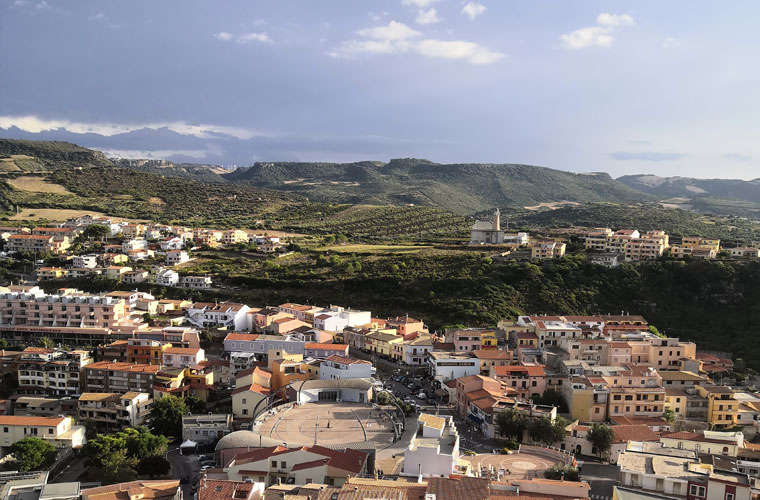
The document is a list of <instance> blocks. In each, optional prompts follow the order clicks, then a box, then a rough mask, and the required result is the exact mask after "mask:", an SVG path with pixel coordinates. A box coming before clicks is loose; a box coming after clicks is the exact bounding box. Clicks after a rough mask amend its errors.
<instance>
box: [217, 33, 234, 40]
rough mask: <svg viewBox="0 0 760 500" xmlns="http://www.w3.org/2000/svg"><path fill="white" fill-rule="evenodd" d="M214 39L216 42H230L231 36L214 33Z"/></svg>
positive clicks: (229, 34)
mask: <svg viewBox="0 0 760 500" xmlns="http://www.w3.org/2000/svg"><path fill="white" fill-rule="evenodd" d="M214 38H216V39H217V40H222V41H225V42H226V41H227V40H232V38H233V36H232V34H231V33H227V32H225V31H221V32H219V33H215V34H214Z"/></svg>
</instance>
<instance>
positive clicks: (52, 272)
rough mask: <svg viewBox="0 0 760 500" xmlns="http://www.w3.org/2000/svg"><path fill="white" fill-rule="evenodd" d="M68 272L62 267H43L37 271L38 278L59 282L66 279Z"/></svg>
mask: <svg viewBox="0 0 760 500" xmlns="http://www.w3.org/2000/svg"><path fill="white" fill-rule="evenodd" d="M65 274H66V270H65V269H64V268H62V267H41V268H40V269H39V270H38V271H37V278H38V279H41V280H57V279H61V278H63V277H64V275H65Z"/></svg>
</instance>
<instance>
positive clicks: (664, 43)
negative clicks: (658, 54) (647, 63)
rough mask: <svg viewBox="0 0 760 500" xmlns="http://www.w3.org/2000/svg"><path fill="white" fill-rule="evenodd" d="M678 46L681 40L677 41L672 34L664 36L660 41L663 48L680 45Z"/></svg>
mask: <svg viewBox="0 0 760 500" xmlns="http://www.w3.org/2000/svg"><path fill="white" fill-rule="evenodd" d="M680 46H681V42H679V41H678V40H676V39H675V38H673V37H672V36H669V37H666V38H665V40H663V41H662V48H663V49H673V48H675V47H680Z"/></svg>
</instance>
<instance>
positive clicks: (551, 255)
mask: <svg viewBox="0 0 760 500" xmlns="http://www.w3.org/2000/svg"><path fill="white" fill-rule="evenodd" d="M566 248H567V244H566V243H563V242H561V241H553V240H552V241H549V240H546V241H537V242H536V243H534V244H533V246H532V247H530V258H531V259H538V260H544V259H559V258H561V257H564V256H565V250H566Z"/></svg>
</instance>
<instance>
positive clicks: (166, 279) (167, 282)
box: [156, 269, 179, 286]
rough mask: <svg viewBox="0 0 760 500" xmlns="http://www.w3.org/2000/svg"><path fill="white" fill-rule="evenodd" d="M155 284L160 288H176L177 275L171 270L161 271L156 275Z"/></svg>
mask: <svg viewBox="0 0 760 500" xmlns="http://www.w3.org/2000/svg"><path fill="white" fill-rule="evenodd" d="M156 284H157V285H161V286H176V285H177V284H179V274H178V273H177V271H175V270H173V269H161V270H160V271H158V273H157V274H156Z"/></svg>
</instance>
